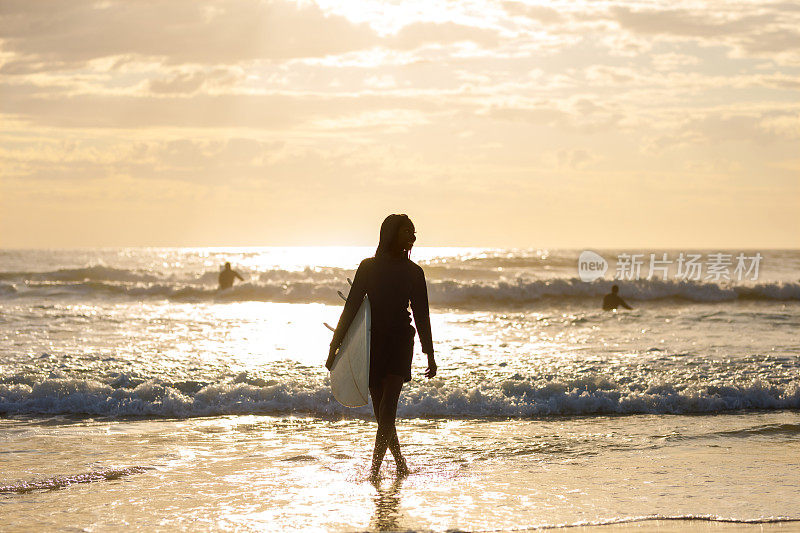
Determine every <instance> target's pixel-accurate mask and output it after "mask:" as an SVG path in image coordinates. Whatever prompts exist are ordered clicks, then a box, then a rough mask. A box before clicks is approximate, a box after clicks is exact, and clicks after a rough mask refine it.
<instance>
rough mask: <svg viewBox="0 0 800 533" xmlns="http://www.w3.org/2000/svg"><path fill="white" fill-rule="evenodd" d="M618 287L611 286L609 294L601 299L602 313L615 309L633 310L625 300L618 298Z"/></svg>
mask: <svg viewBox="0 0 800 533" xmlns="http://www.w3.org/2000/svg"><path fill="white" fill-rule="evenodd" d="M618 292H619V285H613V286H612V287H611V292H610V293H608V294H606V295H605V296H604V297H603V311H613V310H614V309H616V308H617V307H624V308H625V309H633V307H631V306H630V305H628V304H627V303H625V300H623V299H622V298H620V296H619V294H617V293H618Z"/></svg>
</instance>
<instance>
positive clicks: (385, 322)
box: [331, 254, 433, 387]
mask: <svg viewBox="0 0 800 533" xmlns="http://www.w3.org/2000/svg"><path fill="white" fill-rule="evenodd" d="M365 294H366V295H367V296H369V303H370V307H371V309H372V334H371V342H370V362H369V385H370V387H374V386H376V385H378V384H380V382H381V380H382V379H383V378H384V377H385V376H386V375H388V374H396V375H398V376H403V379H404V380H405V381H411V359H412V357H413V354H414V328H413V327H412V326H411V315H409V313H408V303H409V302H411V310H412V311H413V312H414V323H415V324H416V326H417V329H418V330H419V340H420V342H421V343H422V351H423V352H424V353H426V354H428V355H433V341H432V339H431V320H430V315H429V311H428V289H427V287H426V286H425V273H424V272H423V271H422V268H421V267H420V266H419V265H417V264H416V263H414V262H413V261H411V260H410V259H408V258H407V257H399V258H397V257H392V256H390V255H388V254H381V255H377V256H375V257H370V258H367V259H364V260H363V261H361V264H360V265H359V266H358V270H357V271H356V275H355V278H353V286H352V287H351V289H350V294H349V295H348V297H347V302H346V303H345V305H344V310H343V311H342V316H341V318H339V324H338V325H337V326H336V331H334V333H333V340H332V341H331V346H336V347H338V346H339V345H340V344H341V343H342V340H343V339H344V336H345V333H347V328H348V327H349V326H350V323H351V322H352V321H353V317H355V315H356V313H357V312H358V308H359V307H360V306H361V302H362V301H363V299H364V295H365Z"/></svg>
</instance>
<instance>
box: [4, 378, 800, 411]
mask: <svg viewBox="0 0 800 533" xmlns="http://www.w3.org/2000/svg"><path fill="white" fill-rule="evenodd" d="M245 381H250V382H249V383H248V382H241V380H239V381H238V382H237V380H227V381H224V382H219V383H209V384H205V385H200V386H199V390H198V386H197V385H196V384H189V385H188V386H187V385H186V384H169V383H161V382H158V381H155V380H149V381H146V382H142V383H139V384H138V385H136V386H134V387H130V388H127V387H117V388H115V387H113V386H112V385H111V384H110V383H104V382H101V381H98V380H86V379H76V378H60V377H56V378H47V379H44V380H41V381H38V382H36V383H33V384H27V383H19V382H17V383H4V384H0V413H3V414H14V415H43V414H48V415H53V414H64V415H97V416H110V417H119V416H156V417H195V416H209V415H224V414H255V413H269V414H291V413H304V414H309V415H314V416H331V415H353V416H369V415H370V413H371V411H370V409H369V408H368V407H363V408H359V409H347V408H344V407H342V406H341V405H339V404H338V403H337V402H336V401H335V400H334V399H333V397H332V396H331V393H330V388H329V386H328V384H327V380H315V381H314V380H312V381H309V382H307V383H305V384H302V385H301V384H298V383H296V382H265V381H263V380H260V381H259V380H245ZM252 383H257V384H252ZM181 389H183V390H181ZM798 408H800V384H797V383H788V384H785V385H767V384H764V383H761V382H759V381H753V382H751V383H748V384H723V385H720V384H712V383H707V384H702V383H701V384H693V385H688V386H686V385H679V384H669V383H662V384H660V385H653V386H650V387H648V388H643V387H637V386H624V385H618V384H615V383H613V382H610V381H608V380H605V379H602V378H600V379H598V378H586V379H578V380H571V381H563V382H559V381H555V382H542V383H538V382H534V381H531V380H529V379H507V380H503V381H501V382H499V383H497V384H496V385H494V384H493V385H485V386H478V387H472V388H469V389H463V388H460V387H458V386H451V385H447V384H442V383H441V382H439V383H424V384H416V383H414V384H412V385H410V386H409V387H407V389H406V390H405V391H404V392H403V395H402V396H401V400H400V405H399V413H400V415H401V416H405V417H411V418H418V417H422V418H424V417H445V418H495V417H520V418H526V417H546V416H567V415H575V416H591V415H607V414H642V413H649V414H691V413H721V412H728V411H734V410H748V409H758V410H778V409H798Z"/></svg>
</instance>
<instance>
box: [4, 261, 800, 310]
mask: <svg viewBox="0 0 800 533" xmlns="http://www.w3.org/2000/svg"><path fill="white" fill-rule="evenodd" d="M347 275H348V272H347V271H344V270H341V269H326V270H324V271H319V270H312V269H306V270H305V271H296V272H289V271H282V270H274V271H268V272H262V273H257V274H254V275H253V276H251V277H250V279H249V280H248V281H247V282H244V283H240V284H238V285H236V286H235V287H233V288H232V289H228V290H224V291H220V290H217V288H216V286H215V283H216V273H214V272H211V273H206V274H203V275H202V276H200V277H199V278H197V279H195V280H178V279H171V278H169V279H167V278H158V277H155V276H152V275H150V274H143V273H138V272H135V271H125V270H118V269H109V268H106V267H91V268H87V269H78V270H70V271H57V272H51V273H39V274H35V275H34V274H31V275H28V276H23V275H21V274H19V273H4V274H0V279H5V280H6V281H5V282H3V283H0V298H26V297H53V296H59V297H75V298H80V299H92V298H107V297H125V298H132V299H168V300H175V301H222V302H229V301H263V302H286V303H314V302H317V303H328V304H334V303H340V300H339V298H338V296H337V295H336V291H337V290H345V291H346V289H345V287H346V286H347V282H346V281H345V278H346V277H347ZM614 283H618V284H619V285H620V286H621V291H620V294H621V295H622V296H623V297H624V298H626V299H630V300H632V301H659V300H672V301H680V300H683V301H689V302H726V301H736V300H750V301H800V283H797V282H769V283H757V284H752V285H736V284H731V283H727V284H725V283H704V282H699V281H663V280H637V281H630V282H615V281H611V280H598V281H595V282H592V283H585V282H583V281H581V280H580V279H578V278H551V279H539V280H530V279H525V278H516V279H510V280H502V279H501V280H499V281H485V280H484V281H464V280H455V279H436V278H433V279H430V277H429V280H428V293H429V299H430V302H431V304H433V305H436V306H443V307H462V306H464V307H482V306H492V307H503V306H519V305H528V304H536V303H538V302H547V301H552V300H575V301H580V300H587V301H588V300H591V301H592V302H596V301H597V300H598V299H599V298H601V297H602V296H603V295H604V294H606V293H608V292H609V290H610V288H611V285H612V284H614Z"/></svg>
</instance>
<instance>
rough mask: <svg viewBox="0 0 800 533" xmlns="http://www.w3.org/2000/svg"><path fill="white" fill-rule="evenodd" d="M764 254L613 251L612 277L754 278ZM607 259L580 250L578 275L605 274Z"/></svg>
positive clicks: (588, 278)
mask: <svg viewBox="0 0 800 533" xmlns="http://www.w3.org/2000/svg"><path fill="white" fill-rule="evenodd" d="M763 258H764V256H762V255H761V253H760V252H756V253H755V255H745V254H744V252H740V253H738V254H733V253H724V252H714V253H709V254H705V255H704V254H695V253H684V252H680V253H679V254H678V255H677V257H675V258H674V259H673V258H671V257H670V255H669V254H667V253H662V254H660V256H657V254H628V253H621V254H619V255H617V262H616V268H615V271H614V279H616V280H628V281H634V280H639V279H648V280H649V279H661V280H666V279H668V278H670V277H672V278H673V279H676V280H679V281H711V282H714V281H733V280H736V281H744V280H749V281H755V280H757V279H758V269H759V267H760V265H761V260H762V259H763ZM607 271H608V261H606V260H605V258H603V256H601V255H600V254H598V253H597V252H592V251H591V250H584V251H583V252H581V254H580V256H579V257H578V276H579V277H580V278H581V281H586V282H591V281H594V280H596V279H600V278H602V277H603V276H605V273H606V272H607Z"/></svg>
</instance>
